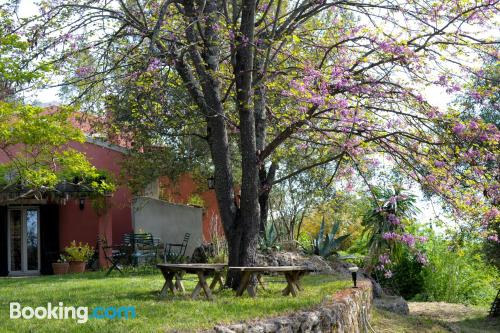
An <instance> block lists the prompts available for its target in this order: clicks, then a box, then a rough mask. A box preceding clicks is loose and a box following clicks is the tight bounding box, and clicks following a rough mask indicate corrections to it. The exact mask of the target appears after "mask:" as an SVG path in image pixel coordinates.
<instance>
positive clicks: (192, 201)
mask: <svg viewBox="0 0 500 333" xmlns="http://www.w3.org/2000/svg"><path fill="white" fill-rule="evenodd" d="M187 204H188V205H191V206H197V207H205V200H203V198H202V197H201V196H200V195H198V194H193V195H191V196H190V197H189V199H188V202H187Z"/></svg>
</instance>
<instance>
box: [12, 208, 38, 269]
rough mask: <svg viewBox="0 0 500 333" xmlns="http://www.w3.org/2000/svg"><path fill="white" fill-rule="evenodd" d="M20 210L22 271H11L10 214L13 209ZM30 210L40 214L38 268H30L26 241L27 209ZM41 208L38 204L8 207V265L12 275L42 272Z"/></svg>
mask: <svg viewBox="0 0 500 333" xmlns="http://www.w3.org/2000/svg"><path fill="white" fill-rule="evenodd" d="M13 210H20V211H21V270H20V271H11V237H10V222H11V220H10V216H11V211H13ZM28 210H36V211H37V215H38V221H37V237H38V249H37V250H38V262H37V264H38V268H37V269H35V270H28V245H27V241H26V231H27V228H26V226H27V225H26V224H27V213H26V212H27V211H28ZM40 251H41V250H40V208H39V207H37V206H12V207H9V208H8V214H7V265H8V266H7V267H8V270H9V275H10V276H19V275H38V274H40V266H41V263H40V259H41V253H40Z"/></svg>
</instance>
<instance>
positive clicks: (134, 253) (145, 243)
mask: <svg viewBox="0 0 500 333" xmlns="http://www.w3.org/2000/svg"><path fill="white" fill-rule="evenodd" d="M123 244H124V246H126V247H127V249H128V253H129V258H130V263H131V264H133V265H134V266H136V265H138V264H139V263H140V262H141V261H143V262H150V263H153V264H154V263H155V261H156V258H157V257H158V247H159V245H160V239H159V238H156V237H153V235H152V234H150V233H140V234H136V233H127V234H124V235H123Z"/></svg>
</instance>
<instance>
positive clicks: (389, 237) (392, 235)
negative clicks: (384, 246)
mask: <svg viewBox="0 0 500 333" xmlns="http://www.w3.org/2000/svg"><path fill="white" fill-rule="evenodd" d="M382 238H383V239H385V240H396V239H398V238H399V235H398V234H397V233H395V232H386V233H384V234H383V235H382Z"/></svg>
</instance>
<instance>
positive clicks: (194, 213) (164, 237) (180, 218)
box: [132, 197, 203, 256]
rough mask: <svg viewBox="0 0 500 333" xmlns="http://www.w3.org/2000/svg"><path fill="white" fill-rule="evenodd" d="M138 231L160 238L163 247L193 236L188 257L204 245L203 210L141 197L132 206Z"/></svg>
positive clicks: (135, 227) (135, 228)
mask: <svg viewBox="0 0 500 333" xmlns="http://www.w3.org/2000/svg"><path fill="white" fill-rule="evenodd" d="M132 212H133V222H134V223H133V224H134V230H135V231H136V232H138V231H139V230H140V229H142V230H143V231H145V232H149V233H152V234H153V236H154V237H159V238H160V239H161V242H162V243H181V242H182V239H183V238H184V234H185V233H190V234H191V237H190V239H189V243H188V247H187V250H186V255H187V256H190V255H191V254H192V253H193V251H194V249H195V248H196V247H197V246H199V245H201V243H202V241H203V224H202V223H203V222H202V209H201V208H196V207H189V206H185V205H176V204H172V203H169V202H166V201H163V200H158V199H154V198H149V197H137V198H136V199H135V200H134V203H133V205H132Z"/></svg>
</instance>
